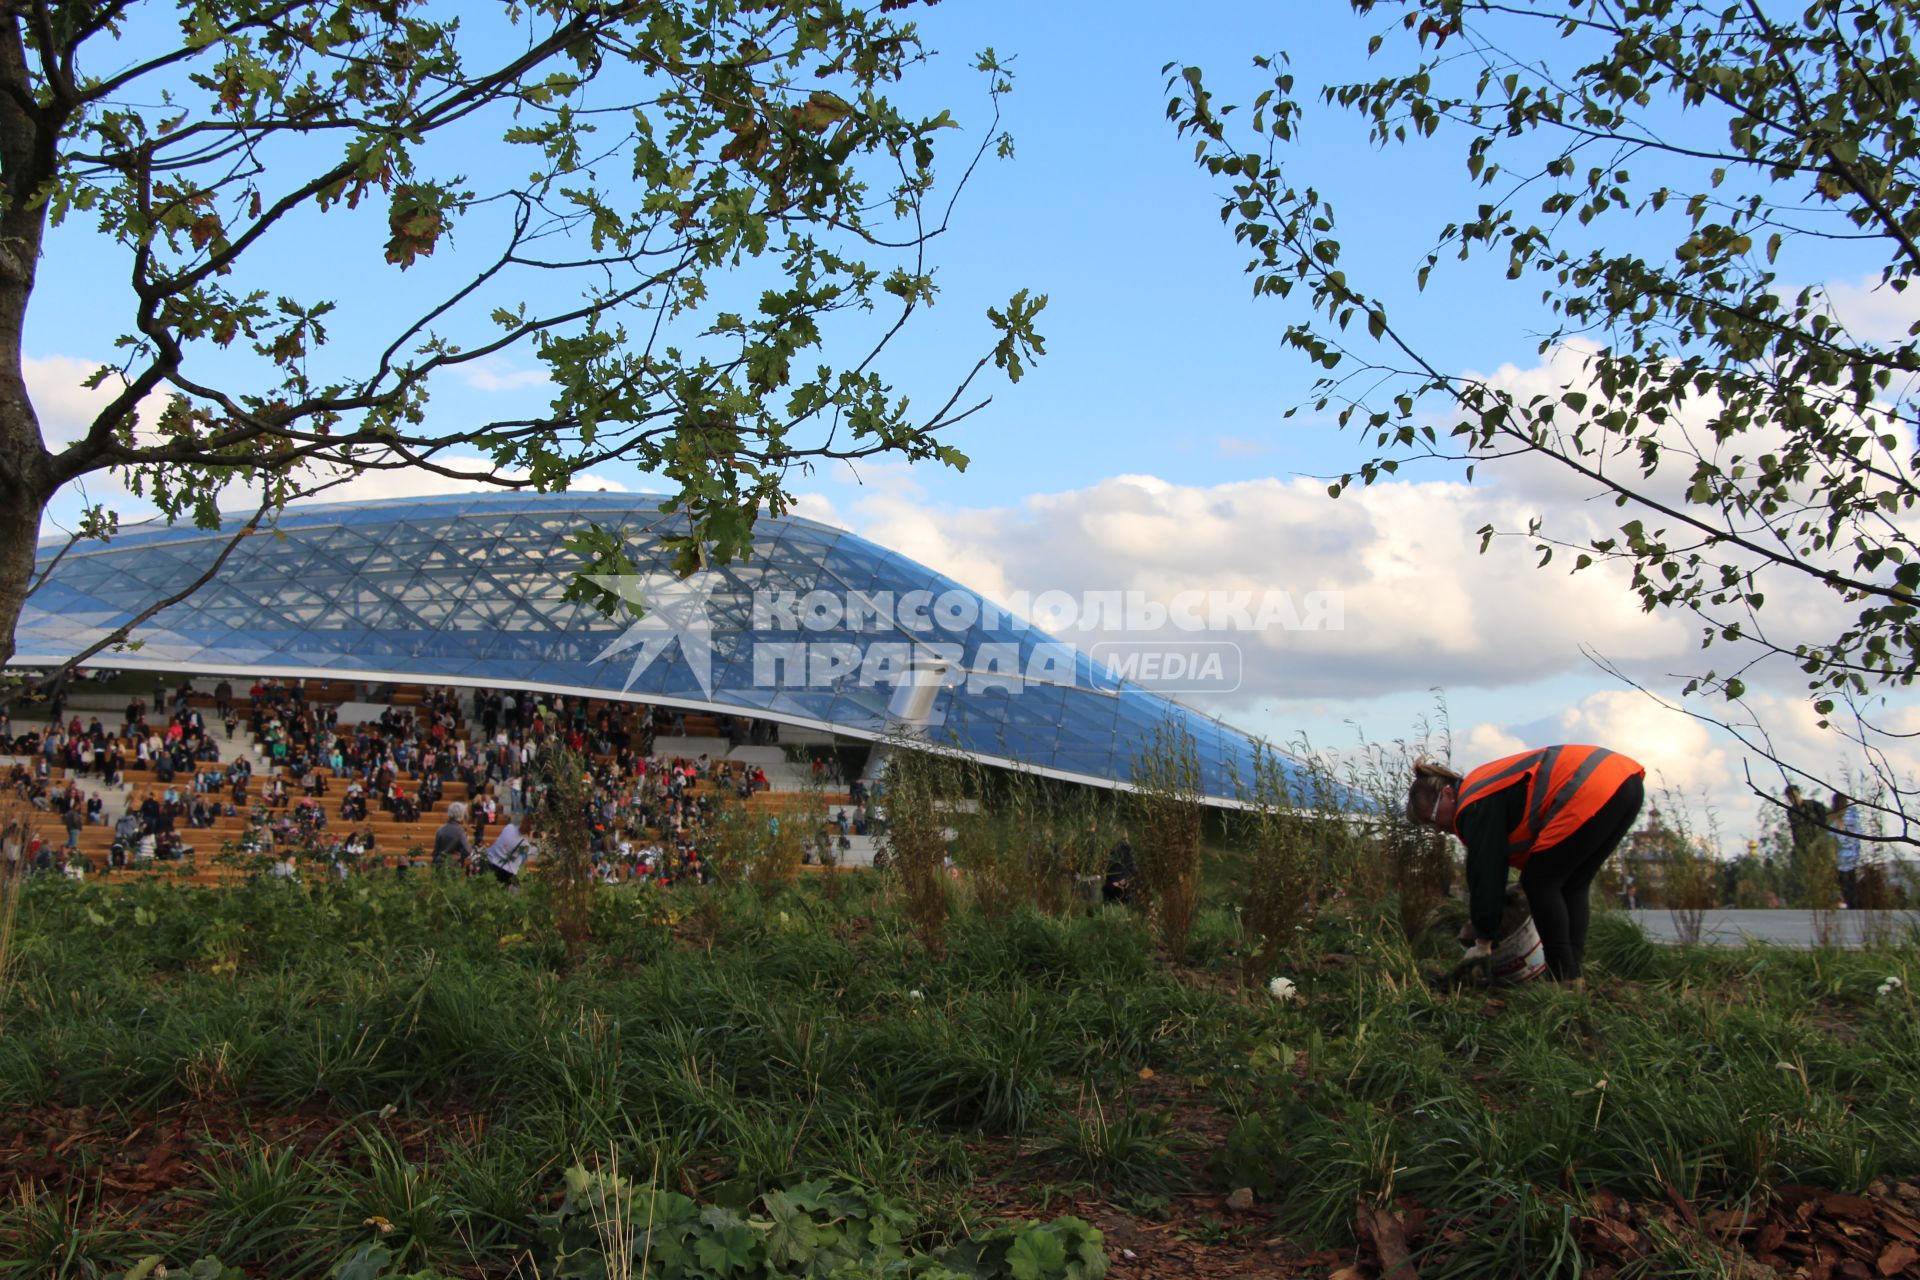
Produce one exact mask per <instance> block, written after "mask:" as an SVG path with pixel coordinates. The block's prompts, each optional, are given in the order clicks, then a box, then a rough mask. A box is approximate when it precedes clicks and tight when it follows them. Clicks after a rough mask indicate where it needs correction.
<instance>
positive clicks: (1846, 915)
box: [1622, 910, 1920, 947]
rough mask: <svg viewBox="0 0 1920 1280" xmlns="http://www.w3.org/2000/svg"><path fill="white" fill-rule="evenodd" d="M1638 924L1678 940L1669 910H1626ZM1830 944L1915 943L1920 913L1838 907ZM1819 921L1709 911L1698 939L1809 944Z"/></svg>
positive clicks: (1657, 936) (1817, 936) (1658, 936)
mask: <svg viewBox="0 0 1920 1280" xmlns="http://www.w3.org/2000/svg"><path fill="white" fill-rule="evenodd" d="M1622 914H1624V915H1626V916H1627V917H1628V918H1629V919H1631V920H1633V921H1634V923H1636V924H1638V925H1639V926H1640V927H1641V928H1642V929H1645V930H1646V931H1647V936H1648V937H1650V938H1652V939H1653V940H1654V941H1655V942H1677V941H1679V938H1680V930H1679V929H1678V928H1677V927H1676V925H1675V923H1674V919H1673V916H1672V914H1671V913H1670V912H1667V911H1627V912H1623V913H1622ZM1828 920H1829V921H1831V931H1830V934H1829V936H1828V937H1827V942H1828V944H1829V945H1831V946H1841V947H1858V946H1861V945H1862V941H1863V938H1864V937H1868V936H1872V937H1877V938H1878V939H1880V940H1882V941H1883V942H1885V943H1892V944H1896V945H1908V946H1911V945H1913V943H1914V942H1915V940H1916V937H1920V912H1913V911H1835V912H1832V913H1831V914H1830V915H1829V916H1828ZM1821 924H1822V922H1821V921H1819V920H1816V919H1815V917H1814V913H1813V912H1811V911H1792V910H1780V911H1734V910H1728V911H1708V912H1705V913H1703V914H1702V916H1701V919H1700V941H1702V942H1706V943H1711V944H1713V945H1715V946H1723V947H1737V946H1740V945H1742V944H1744V943H1746V942H1749V941H1752V942H1770V943H1773V944H1775V945H1777V946H1784V947H1811V946H1814V945H1816V944H1818V943H1819V942H1820V941H1821V933H1822V930H1821Z"/></svg>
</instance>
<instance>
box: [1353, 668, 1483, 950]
mask: <svg viewBox="0 0 1920 1280" xmlns="http://www.w3.org/2000/svg"><path fill="white" fill-rule="evenodd" d="M1452 748H1453V740H1452V734H1451V732H1450V731H1449V729H1448V727H1447V708H1446V704H1445V703H1444V702H1440V703H1438V704H1437V706H1436V709H1435V713H1434V716H1433V718H1432V719H1427V718H1425V717H1423V718H1422V719H1421V720H1420V721H1419V722H1418V723H1417V724H1416V725H1415V734H1414V736H1413V738H1412V739H1410V740H1408V739H1400V740H1396V741H1394V742H1391V743H1371V742H1364V741H1363V742H1362V743H1361V746H1360V749H1359V750H1358V751H1357V752H1355V753H1354V754H1353V755H1352V756H1350V757H1349V758H1348V760H1347V762H1346V765H1345V768H1344V770H1343V776H1342V778H1341V783H1342V784H1343V786H1344V788H1345V792H1346V796H1347V798H1348V803H1349V804H1358V805H1361V806H1364V807H1365V808H1366V809H1367V810H1368V811H1369V814H1368V816H1367V817H1366V818H1365V819H1364V820H1363V821H1361V822H1360V823H1357V824H1355V825H1354V827H1353V828H1352V831H1353V835H1354V837H1355V838H1354V841H1353V848H1352V854H1351V857H1350V859H1348V860H1347V865H1348V866H1349V868H1350V874H1351V877H1352V884H1353V887H1354V889H1355V891H1356V892H1357V893H1358V894H1359V896H1360V897H1361V898H1362V899H1363V900H1365V901H1369V902H1380V901H1383V900H1386V899H1388V898H1391V899H1392V901H1393V904H1394V917H1395V919H1396V921H1397V922H1398V924H1399V926H1400V933H1401V936H1402V937H1403V938H1405V939H1406V941H1408V942H1409V943H1417V942H1418V941H1419V940H1420V939H1421V938H1423V937H1425V936H1426V935H1427V934H1428V932H1429V931H1430V930H1431V929H1432V927H1433V926H1434V924H1435V923H1436V920H1437V918H1438V915H1439V911H1440V908H1441V905H1442V904H1443V903H1445V902H1446V900H1447V898H1448V896H1449V895H1450V894H1451V893H1452V890H1453V880H1454V872H1455V869H1456V866H1457V863H1456V858H1455V854H1454V848H1453V844H1452V842H1451V838H1450V837H1449V836H1448V835H1447V834H1446V833H1445V832H1443V831H1439V830H1436V829H1434V828H1432V827H1425V826H1420V825H1418V824H1416V823H1413V822H1410V821H1408V820H1407V817H1406V796H1407V785H1408V783H1409V782H1411V781H1412V779H1413V766H1414V763H1415V761H1417V760H1421V759H1429V760H1435V759H1437V760H1444V759H1447V758H1448V757H1449V756H1450V755H1451V754H1452Z"/></svg>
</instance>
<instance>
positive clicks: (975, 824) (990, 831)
mask: <svg viewBox="0 0 1920 1280" xmlns="http://www.w3.org/2000/svg"><path fill="white" fill-rule="evenodd" d="M957 768H958V769H959V770H960V771H961V776H963V777H964V778H965V779H966V783H967V785H966V786H964V788H963V790H964V791H965V793H967V794H969V795H973V796H976V797H977V798H978V802H977V803H976V804H975V805H974V806H973V807H972V810H971V812H966V811H962V812H959V813H956V814H954V815H953V833H954V834H953V862H954V865H955V866H957V867H959V868H960V870H961V871H962V872H964V873H965V874H966V885H967V889H968V891H969V893H970V894H971V895H972V897H973V902H974V906H975V907H976V908H977V909H978V910H979V912H980V914H981V915H982V916H983V917H985V918H986V919H987V920H991V921H999V920H1004V919H1006V918H1007V917H1008V916H1009V915H1011V914H1012V913H1013V912H1014V910H1015V909H1016V908H1017V907H1018V906H1019V905H1020V904H1021V903H1023V902H1025V901H1026V900H1027V898H1028V893H1029V880H1028V852H1027V851H1028V846H1029V844H1030V843H1031V841H1032V838H1033V837H1032V831H1033V824H1034V822H1035V821H1036V819H1037V817H1038V814H1039V808H1040V806H1039V784H1038V780H1037V779H1035V778H1034V777H1033V776H1032V775H1031V774H1028V773H1025V772H1023V771H1019V770H1013V771H1009V772H1008V773H1007V774H1006V775H1005V776H1004V777H999V778H993V777H989V776H987V775H986V773H985V770H984V769H982V767H981V766H979V765H976V764H973V763H972V762H971V761H969V762H966V763H965V764H961V765H958V766H957Z"/></svg>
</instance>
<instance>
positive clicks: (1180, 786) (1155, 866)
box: [1132, 719, 1205, 961]
mask: <svg viewBox="0 0 1920 1280" xmlns="http://www.w3.org/2000/svg"><path fill="white" fill-rule="evenodd" d="M1133 785H1134V792H1133V804H1132V808H1133V813H1134V825H1135V826H1136V827H1137V828H1138V830H1139V835H1140V843H1139V845H1138V846H1137V847H1136V848H1135V850H1134V856H1135V858H1136V859H1137V860H1138V863H1139V868H1140V881H1141V887H1142V888H1143V889H1144V890H1145V891H1146V895H1147V899H1148V908H1147V910H1148V918H1149V919H1150V920H1151V921H1152V923H1153V925H1154V927H1155V928H1156V929H1157V930H1158V932H1159V934H1160V943H1161V945H1162V946H1163V947H1165V948H1166V951H1167V954H1168V956H1169V957H1171V958H1172V959H1174V960H1176V961H1178V960H1180V959H1181V958H1182V957H1184V956H1185V955H1186V952H1187V936H1188V934H1189V933H1191V932H1192V929H1193V913H1194V908H1195V906H1196V904H1197V902H1198V897H1199V895H1198V886H1199V881H1200V853H1201V849H1202V843H1201V837H1202V827H1201V822H1202V818H1203V815H1204V813H1205V808H1204V806H1203V804H1202V801H1201V795H1202V792H1201V790H1200V755H1199V752H1198V750H1197V749H1196V747H1195V744H1194V741H1193V735H1192V734H1190V733H1188V732H1187V730H1186V728H1185V726H1183V725H1181V724H1179V723H1178V722H1177V721H1174V720H1172V719H1169V720H1167V721H1164V722H1163V723H1161V724H1159V725H1157V726H1155V728H1154V731H1153V738H1152V739H1151V740H1150V741H1149V742H1148V743H1147V745H1146V747H1145V748H1144V749H1143V750H1142V751H1141V752H1140V754H1139V755H1137V756H1135V757H1134V760H1133Z"/></svg>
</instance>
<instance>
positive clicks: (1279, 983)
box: [1267, 978, 1300, 1000]
mask: <svg viewBox="0 0 1920 1280" xmlns="http://www.w3.org/2000/svg"><path fill="white" fill-rule="evenodd" d="M1267 994H1268V995H1270V996H1272V997H1273V998H1274V999H1275V1000H1293V999H1296V998H1298V996H1299V994H1300V989H1299V988H1298V987H1296V986H1294V985H1293V979H1292V978H1275V979H1274V980H1273V981H1272V982H1269V983H1268V984H1267Z"/></svg>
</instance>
